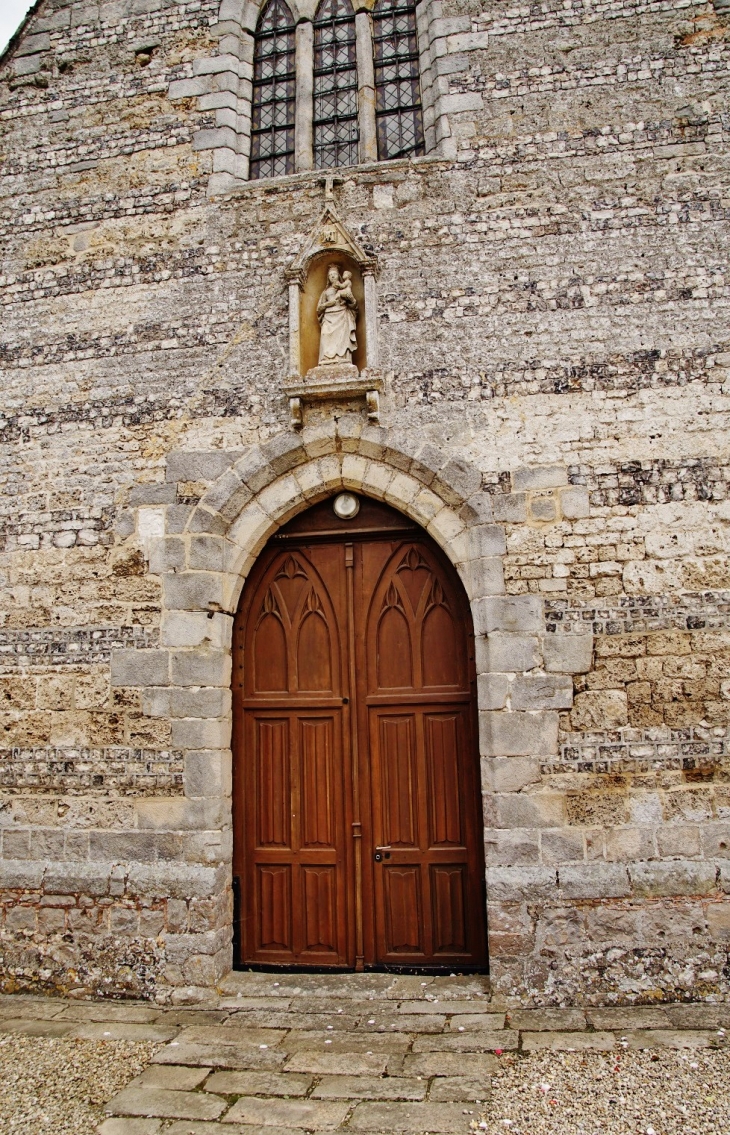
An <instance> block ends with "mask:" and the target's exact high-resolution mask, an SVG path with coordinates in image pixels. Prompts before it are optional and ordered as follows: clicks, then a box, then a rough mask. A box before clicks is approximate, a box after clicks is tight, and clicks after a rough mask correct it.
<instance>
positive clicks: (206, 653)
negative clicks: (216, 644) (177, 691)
mask: <svg viewBox="0 0 730 1135" xmlns="http://www.w3.org/2000/svg"><path fill="white" fill-rule="evenodd" d="M170 676H171V682H172V685H174V686H226V687H227V686H229V685H230V681H231V656H230V653H229V652H228V651H224V650H212V649H206V648H205V647H203V648H201V649H198V650H175V651H172V652H171V657H170ZM118 684H122V683H118ZM151 684H152V683H150V685H151Z"/></svg>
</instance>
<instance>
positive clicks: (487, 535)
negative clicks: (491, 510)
mask: <svg viewBox="0 0 730 1135" xmlns="http://www.w3.org/2000/svg"><path fill="white" fill-rule="evenodd" d="M469 538H470V546H471V553H472V556H474V557H475V558H479V557H482V556H503V555H504V554H505V553H506V551H507V545H506V543H505V538H504V528H502V526H501V525H499V524H478V525H475V526H474V527H473V528H470V529H469Z"/></svg>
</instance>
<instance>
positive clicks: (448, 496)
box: [432, 95, 482, 507]
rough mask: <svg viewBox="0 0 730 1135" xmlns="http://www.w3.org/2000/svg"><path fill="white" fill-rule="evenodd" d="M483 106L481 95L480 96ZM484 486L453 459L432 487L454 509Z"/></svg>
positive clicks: (470, 470) (469, 466)
mask: <svg viewBox="0 0 730 1135" xmlns="http://www.w3.org/2000/svg"><path fill="white" fill-rule="evenodd" d="M479 101H480V104H481V95H480V96H479ZM481 485H482V475H481V472H480V471H479V469H477V468H475V466H474V465H472V464H471V462H469V461H465V460H463V459H462V458H460V457H453V458H452V459H451V460H450V461H448V462H447V463H446V465H444V466H443V467H442V468H440V469H439V471H438V473H437V474H436V476H435V478H434V480H433V482H432V487H433V489H434V492H437V493H438V494H439V496H440V497H442V499H443V500H444V501H446V503H447V504H449V505H451V506H452V507H456V506H458V505H462V504H463V503H464V501H466V500H468V499H469V497H471V496H472V495H473V494H474V493H476V492H477V491H478V490H479V489H480V488H481Z"/></svg>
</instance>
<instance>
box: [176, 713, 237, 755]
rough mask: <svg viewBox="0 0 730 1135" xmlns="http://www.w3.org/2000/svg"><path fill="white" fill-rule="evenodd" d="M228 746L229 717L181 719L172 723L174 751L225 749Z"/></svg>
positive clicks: (229, 736) (229, 734)
mask: <svg viewBox="0 0 730 1135" xmlns="http://www.w3.org/2000/svg"><path fill="white" fill-rule="evenodd" d="M230 744H231V719H230V717H218V718H216V717H209V718H197V717H193V718H190V717H183V718H176V719H175V720H174V721H173V722H172V745H173V747H174V748H175V749H227V748H228V747H229V746H230Z"/></svg>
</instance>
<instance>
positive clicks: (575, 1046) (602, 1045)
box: [522, 1032, 616, 1052]
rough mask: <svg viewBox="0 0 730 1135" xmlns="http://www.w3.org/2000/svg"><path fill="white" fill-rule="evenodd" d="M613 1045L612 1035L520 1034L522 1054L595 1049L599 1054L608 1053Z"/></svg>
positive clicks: (614, 1042)
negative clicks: (541, 1051)
mask: <svg viewBox="0 0 730 1135" xmlns="http://www.w3.org/2000/svg"><path fill="white" fill-rule="evenodd" d="M615 1045H616V1038H615V1036H614V1035H613V1033H588V1032H585V1033H569V1032H565V1033H558V1032H539V1033H523V1034H522V1049H523V1051H524V1052H538V1051H539V1050H540V1049H543V1048H552V1049H556V1050H559V1051H561V1052H577V1051H578V1050H579V1049H597V1050H598V1051H600V1052H608V1051H609V1050H610V1049H612V1048H614V1047H615Z"/></svg>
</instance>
